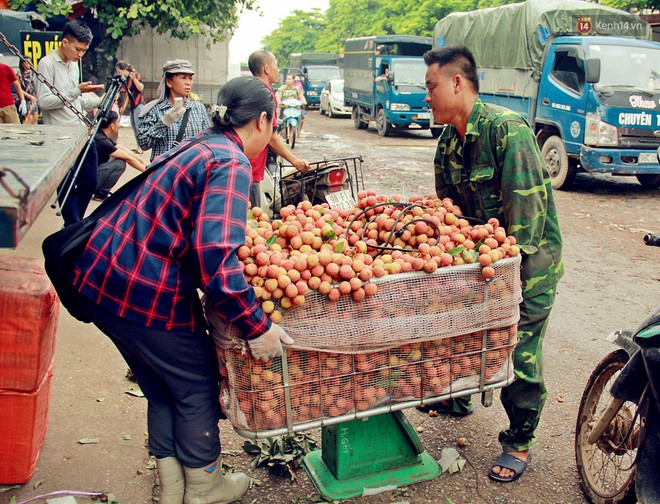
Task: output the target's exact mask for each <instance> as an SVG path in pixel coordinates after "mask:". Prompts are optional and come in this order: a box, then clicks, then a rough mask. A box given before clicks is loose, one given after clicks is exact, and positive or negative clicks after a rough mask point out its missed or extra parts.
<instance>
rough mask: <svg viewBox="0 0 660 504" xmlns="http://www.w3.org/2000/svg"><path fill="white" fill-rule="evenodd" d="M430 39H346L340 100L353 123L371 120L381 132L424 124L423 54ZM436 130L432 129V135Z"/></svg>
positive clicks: (364, 123)
mask: <svg viewBox="0 0 660 504" xmlns="http://www.w3.org/2000/svg"><path fill="white" fill-rule="evenodd" d="M431 45H432V39H431V37H418V36H414V35H377V36H372V37H360V38H352V39H348V40H346V44H345V47H344V104H345V105H346V106H348V107H350V108H351V111H352V113H351V115H352V118H353V124H354V125H355V127H356V128H357V129H366V128H368V127H369V122H370V121H376V129H377V131H378V134H379V135H381V136H388V135H389V134H390V133H392V132H393V131H395V130H397V129H408V128H410V127H411V126H412V125H416V126H418V127H420V128H423V129H428V128H429V120H430V118H431V113H430V112H429V108H428V105H427V104H426V103H425V102H424V98H425V97H426V86H425V81H426V79H425V75H426V65H425V64H424V59H423V58H422V55H423V54H424V53H425V52H426V51H428V50H429V49H431ZM436 131H437V133H438V134H439V133H440V130H436V129H434V130H432V132H433V133H434V136H436V134H435V133H436Z"/></svg>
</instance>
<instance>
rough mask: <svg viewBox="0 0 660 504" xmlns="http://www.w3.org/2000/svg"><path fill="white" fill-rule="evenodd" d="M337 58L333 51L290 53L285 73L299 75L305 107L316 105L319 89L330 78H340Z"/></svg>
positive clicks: (319, 98) (319, 94)
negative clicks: (305, 101) (305, 102)
mask: <svg viewBox="0 0 660 504" xmlns="http://www.w3.org/2000/svg"><path fill="white" fill-rule="evenodd" d="M338 61H339V58H338V56H337V55H336V54H335V53H291V54H290V55H289V64H288V66H287V69H286V72H285V76H286V74H292V75H294V76H296V75H297V76H300V78H301V80H302V85H303V92H304V94H305V100H307V107H306V108H309V107H311V106H314V105H316V106H318V105H319V103H320V102H321V91H322V90H323V86H325V83H326V82H328V81H329V80H332V79H341V70H340V69H339V66H338Z"/></svg>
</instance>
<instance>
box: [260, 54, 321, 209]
mask: <svg viewBox="0 0 660 504" xmlns="http://www.w3.org/2000/svg"><path fill="white" fill-rule="evenodd" d="M248 68H249V69H250V72H252V75H254V76H255V77H256V78H257V79H259V80H260V81H261V82H263V83H264V84H266V86H267V87H268V89H269V90H270V94H272V95H273V100H275V102H277V98H276V96H275V93H274V92H273V89H272V88H271V86H272V85H273V84H275V83H276V82H277V80H278V78H279V76H280V70H279V68H278V66H277V59H276V58H275V56H274V55H273V54H271V53H269V52H267V51H256V52H253V53H252V54H250V57H249V58H248ZM276 126H277V117H275V119H274V120H273V135H272V136H271V138H270V142H269V143H268V146H267V147H266V148H265V149H264V150H263V151H262V152H261V154H259V155H258V156H257V157H256V158H253V159H250V164H251V165H252V186H250V203H251V204H252V206H253V207H255V206H260V205H261V190H260V187H259V185H260V182H261V181H262V180H263V179H264V174H265V171H266V161H267V160H268V148H269V147H270V148H271V149H272V151H273V152H274V153H275V154H277V155H278V156H281V157H283V158H284V159H286V160H287V161H288V162H289V163H291V164H292V165H293V166H295V167H296V169H297V170H298V171H301V172H306V171H307V170H309V168H310V167H309V163H308V162H307V161H305V160H304V159H298V157H296V156H295V155H294V154H293V153H292V152H291V151H290V150H289V149H288V148H287V146H286V145H285V144H284V142H283V141H282V137H280V135H279V134H278V133H277V131H276Z"/></svg>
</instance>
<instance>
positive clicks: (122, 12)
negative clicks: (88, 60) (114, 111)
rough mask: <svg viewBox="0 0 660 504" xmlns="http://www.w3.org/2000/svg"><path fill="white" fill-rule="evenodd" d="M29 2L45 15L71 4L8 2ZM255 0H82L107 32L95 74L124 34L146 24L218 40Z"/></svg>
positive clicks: (18, 4) (103, 69) (19, 0)
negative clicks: (185, 0)
mask: <svg viewBox="0 0 660 504" xmlns="http://www.w3.org/2000/svg"><path fill="white" fill-rule="evenodd" d="M30 3H35V4H36V5H37V10H38V12H39V13H40V14H42V15H44V16H45V17H51V16H58V15H68V14H70V13H71V6H70V5H67V1H66V0H48V1H44V0H39V1H37V2H34V1H32V0H9V5H10V7H12V8H15V9H22V8H24V7H25V6H27V5H28V4H30ZM254 5H255V0H205V1H203V2H197V1H189V2H184V1H182V0H112V1H109V0H83V6H84V7H86V8H89V9H93V11H94V12H95V13H96V16H97V17H98V19H99V21H100V23H101V24H102V25H103V27H104V28H105V33H106V35H105V36H104V37H103V41H102V42H101V44H100V46H98V47H97V50H96V51H97V57H98V68H97V69H96V71H97V74H98V75H109V74H110V73H111V71H112V64H113V60H114V58H115V55H116V54H117V49H118V48H119V44H120V42H121V39H122V38H123V37H130V36H133V35H137V34H138V33H139V32H140V30H141V29H142V28H143V27H145V26H150V27H152V28H155V29H156V31H157V32H158V33H161V34H163V33H168V32H169V34H170V35H171V36H172V37H176V38H179V39H187V38H190V37H192V36H194V35H204V36H205V37H207V38H208V39H209V40H210V41H212V42H219V41H221V40H223V39H224V38H225V36H226V33H227V31H228V30H229V31H233V30H234V29H235V28H236V26H237V25H238V17H239V15H240V13H241V12H243V11H244V10H254V9H255V7H254Z"/></svg>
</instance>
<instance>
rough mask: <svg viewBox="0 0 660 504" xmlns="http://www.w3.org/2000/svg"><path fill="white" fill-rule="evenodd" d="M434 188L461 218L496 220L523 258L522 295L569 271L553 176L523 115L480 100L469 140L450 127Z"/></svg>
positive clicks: (438, 157)
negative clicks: (560, 227) (449, 199)
mask: <svg viewBox="0 0 660 504" xmlns="http://www.w3.org/2000/svg"><path fill="white" fill-rule="evenodd" d="M435 189H436V194H437V195H438V196H439V197H441V198H445V197H449V198H451V199H452V200H454V202H455V203H456V204H457V205H459V206H460V208H461V210H462V211H463V214H464V215H468V216H471V217H476V218H478V219H481V220H488V219H489V218H491V217H496V218H497V219H498V220H499V221H500V224H501V225H502V226H504V228H505V229H506V230H507V233H509V234H511V235H513V236H515V238H516V240H517V242H518V245H519V246H520V249H521V251H522V253H523V261H522V273H521V275H522V280H523V297H525V298H530V297H534V296H537V295H539V294H541V293H543V292H546V291H548V290H549V289H552V288H554V287H555V286H556V285H557V282H558V281H559V279H560V278H561V276H562V275H563V273H564V263H563V260H562V256H561V233H560V231H559V222H558V219H557V210H556V208H555V202H554V198H553V196H552V186H551V185H550V176H549V175H548V171H547V169H546V166H545V161H544V160H543V156H542V155H541V151H540V149H539V147H538V144H537V142H536V138H535V137H534V133H533V132H532V130H531V128H530V127H529V125H528V124H527V122H526V121H525V119H524V118H523V117H521V116H520V115H519V114H516V113H515V112H512V111H510V110H508V109H506V108H503V107H497V106H495V105H490V104H488V105H486V104H484V103H483V102H482V101H481V100H480V99H479V98H477V101H476V103H475V104H474V108H473V109H472V113H471V114H470V117H469V120H468V124H467V129H466V131H465V142H464V143H463V142H462V140H461V138H460V136H459V135H458V133H457V132H456V128H455V127H454V126H453V125H448V126H447V127H446V128H445V130H444V132H443V133H442V135H441V136H440V139H439V140H438V148H437V150H436V155H435Z"/></svg>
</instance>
